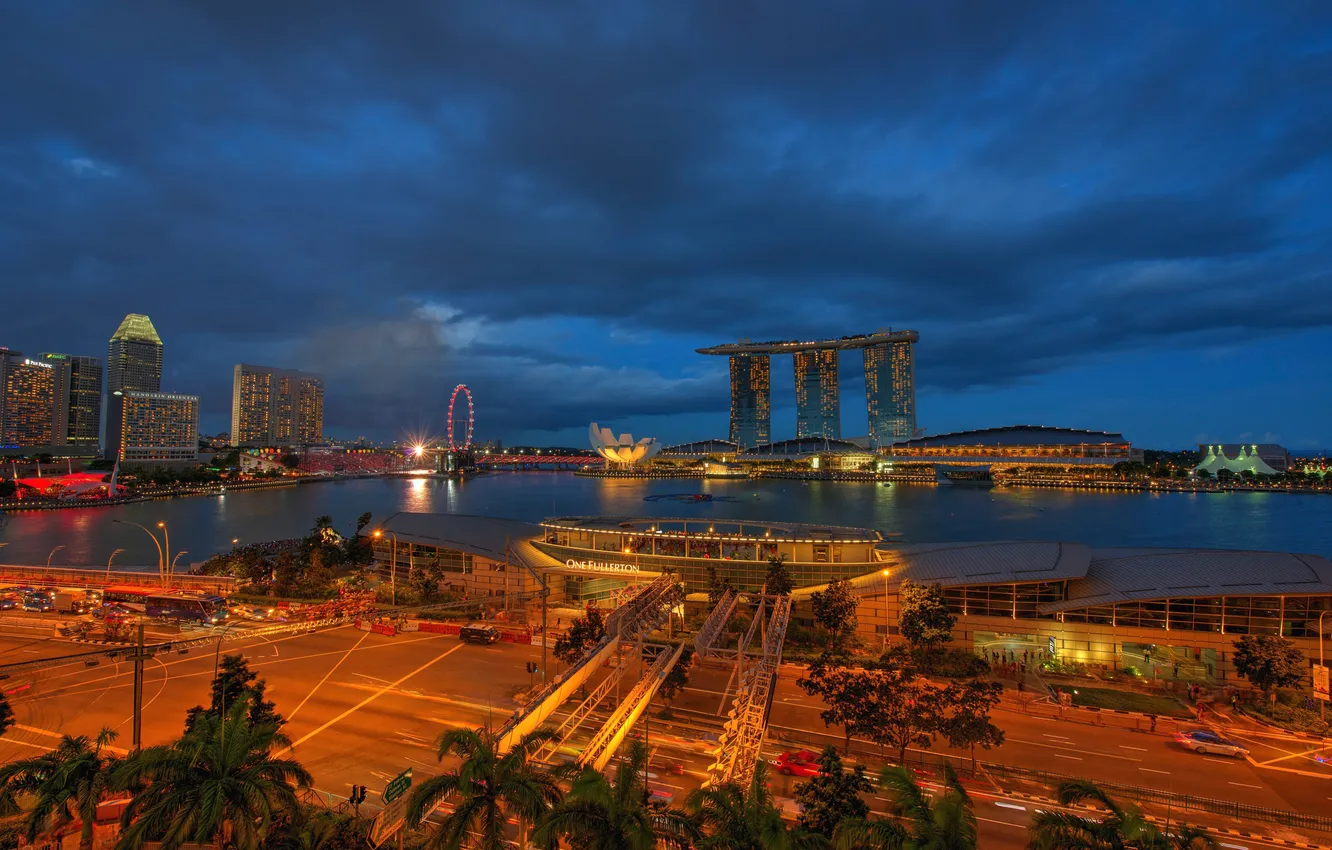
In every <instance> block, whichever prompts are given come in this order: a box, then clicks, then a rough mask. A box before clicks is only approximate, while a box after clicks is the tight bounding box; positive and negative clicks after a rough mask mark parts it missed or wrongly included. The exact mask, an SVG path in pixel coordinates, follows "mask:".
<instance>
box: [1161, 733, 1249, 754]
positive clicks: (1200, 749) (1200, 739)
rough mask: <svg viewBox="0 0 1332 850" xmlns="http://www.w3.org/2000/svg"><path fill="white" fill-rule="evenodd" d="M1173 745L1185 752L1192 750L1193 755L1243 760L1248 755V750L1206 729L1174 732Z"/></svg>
mask: <svg viewBox="0 0 1332 850" xmlns="http://www.w3.org/2000/svg"><path fill="white" fill-rule="evenodd" d="M1175 743H1177V744H1179V745H1180V746H1181V747H1183V748H1184V749H1186V750H1193V751H1194V752H1195V753H1213V754H1215V755H1219V756H1234V757H1235V758H1244V757H1245V756H1247V755H1248V754H1249V751H1248V749H1246V748H1245V747H1244V746H1243V745H1241V744H1237V743H1235V742H1234V741H1230V740H1227V739H1225V738H1222V737H1221V736H1220V735H1218V734H1216V733H1215V732H1211V731H1209V730H1207V729H1194V730H1191V731H1188V732H1176V733H1175Z"/></svg>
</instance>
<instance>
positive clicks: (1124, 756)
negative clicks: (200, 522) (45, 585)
mask: <svg viewBox="0 0 1332 850" xmlns="http://www.w3.org/2000/svg"><path fill="white" fill-rule="evenodd" d="M95 651H96V648H95V647H89V646H82V645H79V644H76V643H73V642H70V641H67V640H58V639H51V638H45V639H35V638H33V637H30V636H20V635H9V636H0V664H5V663H12V662H15V661H30V660H37V659H40V658H54V657H59V656H64V655H71V654H77V653H88V652H95ZM237 651H240V652H243V653H244V654H245V655H246V656H247V658H248V659H249V662H250V666H251V668H252V669H254V670H255V671H256V672H258V673H259V675H260V676H262V677H263V678H264V679H265V681H266V682H267V684H268V695H269V697H270V698H271V699H272V700H274V702H276V704H277V709H278V711H279V712H281V713H282V714H283V715H284V716H285V717H286V718H287V719H288V723H287V725H286V727H285V729H284V731H285V733H286V734H287V735H288V737H289V738H290V739H291V740H292V749H293V755H294V756H295V757H296V758H297V759H299V760H300V761H301V762H302V763H303V764H304V765H305V766H306V767H307V768H308V769H309V770H310V771H311V773H312V774H313V775H314V777H315V780H316V783H315V784H316V788H317V790H318V791H319V792H320V794H321V795H322V796H324V798H325V799H326V800H328V801H330V802H333V803H337V802H340V801H341V800H343V799H345V798H346V796H347V794H348V792H349V790H350V788H351V786H352V785H353V784H364V785H367V786H368V787H369V790H370V794H371V797H370V801H369V802H368V803H367V805H366V807H365V808H364V810H365V811H367V812H373V811H374V810H376V808H377V807H378V803H377V798H378V795H379V793H380V792H381V790H382V788H383V786H384V784H385V783H386V782H387V781H388V779H390V778H392V777H393V776H395V775H397V774H398V773H399V772H401V771H402V770H404V769H405V768H408V767H411V768H413V770H414V774H415V776H416V778H417V780H418V781H419V780H420V779H421V778H424V776H426V775H429V774H432V773H434V772H436V771H438V770H440V769H441V768H440V765H439V762H438V761H437V759H436V757H435V748H434V744H433V742H434V740H435V738H436V737H437V736H438V735H439V734H440V732H442V731H444V730H445V729H448V728H452V727H459V726H465V727H478V726H482V725H485V724H487V723H490V724H493V725H495V726H499V725H502V724H503V723H504V722H505V720H506V719H507V718H508V716H509V715H510V713H511V712H512V711H514V710H515V709H516V708H517V707H518V702H517V701H516V700H515V697H516V696H518V695H520V694H521V693H523V692H525V691H527V690H528V689H529V688H530V687H531V686H532V685H533V683H534V682H537V683H539V681H540V675H539V674H538V675H536V676H535V677H533V676H530V675H529V674H527V673H526V672H525V665H526V663H527V662H529V661H536V662H540V661H541V657H542V650H541V648H540V647H539V646H523V645H514V644H507V643H498V644H494V645H492V646H475V645H470V644H464V643H461V642H459V640H458V639H457V638H456V637H453V636H445V635H434V634H421V633H404V634H399V635H397V636H385V635H379V634H374V633H370V632H363V631H358V630H357V629H355V628H353V627H351V626H343V627H337V628H331V629H326V630H323V631H319V632H315V633H309V634H306V633H300V634H291V635H277V636H263V637H250V638H242V639H240V640H236V641H232V640H228V641H227V643H225V644H224V645H222V652H223V653H233V652H237ZM627 666H628V667H629V672H628V675H627V676H626V678H625V680H624V683H623V685H622V689H623V691H624V692H626V693H627V691H628V689H629V687H630V686H631V683H632V681H633V678H634V677H635V676H636V674H637V664H636V663H630V664H628V665H627ZM131 667H132V665H131V664H130V663H129V662H126V661H123V660H120V659H117V660H109V659H104V660H101V661H100V662H99V663H97V664H96V666H89V661H88V659H80V658H77V657H76V658H73V659H71V660H69V661H68V662H66V663H63V664H59V665H54V666H48V667H45V668H43V669H40V670H36V671H31V672H27V673H17V674H14V675H13V676H11V678H9V679H6V680H3V681H0V688H2V689H3V690H5V691H6V692H9V693H10V694H11V696H10V700H11V703H12V705H13V708H14V711H15V715H16V719H17V725H16V726H15V728H13V729H12V730H10V732H9V733H8V734H7V735H5V736H4V737H3V738H0V761H7V760H11V759H14V758H19V757H23V756H27V755H31V754H33V753H34V752H39V751H41V750H43V749H49V748H50V747H52V746H54V744H55V743H56V741H57V740H58V738H59V735H60V734H62V733H67V734H74V735H94V734H96V733H97V732H98V730H99V729H101V728H102V727H103V726H107V727H110V728H112V729H115V730H117V731H118V732H119V733H120V734H121V737H120V739H119V740H118V741H117V742H116V746H117V747H119V748H122V749H126V748H128V747H129V746H130V732H131V724H132V669H131ZM558 669H559V665H558V664H557V663H556V662H553V660H552V670H551V673H552V674H554V673H556V672H558ZM213 671H214V651H212V650H211V649H210V648H208V647H200V648H194V649H192V650H190V651H189V652H188V654H180V653H178V652H174V651H173V652H171V653H164V654H161V655H159V656H157V657H155V658H153V659H152V660H151V661H148V662H147V663H146V666H145V682H144V705H143V737H144V744H145V745H151V744H157V743H164V742H167V741H170V740H172V739H173V738H175V737H176V736H178V735H179V734H180V733H181V731H182V729H183V724H184V718H185V712H186V710H187V709H188V708H190V707H191V706H194V705H199V704H203V703H205V702H206V701H207V699H208V693H209V683H210V681H211V679H212V676H213ZM605 675H608V672H607V671H606V670H601V671H598V673H597V677H596V678H594V679H593V681H592V682H591V683H590V686H591V685H595V684H596V682H597V681H599V679H600V677H603V676H605ZM735 678H736V677H735V675H734V670H733V669H729V668H714V667H704V666H702V665H699V666H696V667H695V668H694V672H693V674H692V676H691V682H690V686H689V688H687V689H686V690H685V692H684V693H683V694H682V695H681V696H680V698H678V699H677V700H676V701H675V712H674V716H673V719H671V720H670V721H663V720H661V719H659V718H658V717H657V716H656V714H657V711H658V710H659V708H660V704H658V705H656V706H654V709H653V716H652V718H651V720H650V722H649V723H648V724H647V729H646V730H645V731H646V736H647V741H648V744H649V747H650V749H651V752H652V761H653V762H654V763H655V764H657V765H662V764H666V763H671V764H674V763H679V764H681V765H682V766H683V767H684V773H682V774H678V775H677V774H675V773H673V772H671V771H668V770H665V769H664V768H661V767H657V768H654V769H653V772H654V773H655V774H656V775H654V776H653V777H652V781H653V783H654V785H656V786H659V787H661V788H663V790H667V791H669V792H670V793H672V794H674V795H675V798H676V801H677V802H682V801H683V799H684V796H685V795H686V794H687V793H688V792H689V791H690V790H692V789H693V788H695V787H698V785H699V784H700V783H701V781H702V779H703V778H704V777H705V775H706V769H707V766H708V764H709V763H710V762H711V760H712V759H711V755H710V752H711V747H712V746H713V743H714V742H715V740H716V733H717V731H718V730H719V729H720V727H721V723H722V722H723V720H724V719H725V709H727V708H728V707H729V704H730V699H731V698H732V697H733V695H734V686H735ZM611 701H613V698H612V699H611V700H608V702H611ZM1007 707H1010V706H1007V705H1006V708H1007ZM1012 707H1015V706H1012ZM571 708H572V705H571V704H566V706H564V708H563V709H562V710H561V711H560V712H558V713H557V715H556V717H555V721H556V722H558V721H559V720H561V719H563V717H565V716H567V714H568V711H569V710H570V709H571ZM609 708H610V706H609V705H607V706H605V707H602V708H601V709H599V711H598V712H596V713H594V715H593V720H594V721H595V720H596V719H597V718H602V719H604V718H605V717H606V716H608V713H609ZM821 708H822V706H820V705H819V703H818V701H817V700H815V699H813V698H811V697H809V696H808V695H806V694H805V693H804V692H803V691H801V690H800V689H799V688H798V687H796V685H795V682H794V679H793V678H786V677H783V678H781V679H779V682H778V687H777V688H776V691H775V694H774V700H773V708H772V717H771V726H770V732H769V739H768V744H767V746H766V748H765V751H764V753H763V755H764V757H765V758H768V759H774V758H776V756H777V755H778V754H780V753H781V752H782V751H783V750H785V749H787V748H797V747H802V746H807V747H810V748H816V747H817V746H818V745H819V744H821V743H823V742H830V743H836V744H837V745H838V746H841V744H842V740H843V739H842V736H841V734H840V732H839V731H838V730H836V729H826V728H825V727H824V725H823V721H822V719H821V718H820V717H819V711H820V710H821ZM1077 717H1078V718H1081V717H1082V715H1080V714H1079V715H1077ZM995 722H996V723H997V724H998V725H999V726H1001V727H1002V728H1003V729H1004V730H1005V732H1006V741H1005V743H1004V744H1003V746H1001V747H999V748H996V749H994V750H991V751H988V752H981V753H980V758H981V760H982V761H985V762H991V763H1001V764H1005V765H1012V766H1017V767H1022V768H1027V769H1031V770H1042V771H1048V772H1052V773H1058V774H1064V775H1068V776H1079V777H1085V778H1090V779H1094V780H1096V781H1100V782H1114V783H1121V784H1125V785H1134V786H1146V787H1152V788H1159V789H1164V790H1167V791H1173V792H1177V793H1181V794H1192V795H1195V796H1202V797H1209V798H1214V799H1218V800H1228V801H1234V802H1238V803H1247V804H1250V805H1255V806H1265V807H1270V808H1277V809H1293V810H1296V811H1301V812H1308V813H1315V814H1326V813H1327V812H1329V811H1332V768H1329V767H1328V765H1326V764H1320V763H1319V762H1317V761H1315V759H1314V755H1313V754H1311V753H1310V751H1309V750H1310V742H1309V741H1307V740H1305V739H1301V738H1299V737H1298V736H1291V735H1286V734H1284V733H1279V732H1275V731H1273V730H1270V729H1265V728H1250V727H1249V726H1242V725H1238V724H1236V725H1234V726H1233V728H1227V729H1226V730H1225V732H1226V734H1227V735H1229V736H1230V737H1233V738H1236V739H1240V740H1243V741H1244V742H1245V743H1246V745H1248V746H1249V747H1250V748H1251V754H1250V757H1249V758H1247V759H1242V760H1237V759H1229V758H1220V757H1214V756H1200V755H1198V754H1195V753H1192V752H1186V751H1183V750H1182V749H1179V748H1177V747H1176V746H1175V745H1173V744H1172V743H1171V742H1170V737H1169V735H1168V734H1166V733H1164V731H1158V732H1157V733H1152V732H1150V731H1144V730H1141V729H1134V728H1131V727H1126V726H1125V727H1121V726H1114V725H1096V724H1094V723H1085V722H1077V721H1076V720H1075V719H1061V717H1060V716H1059V715H1058V714H1057V713H1056V712H1054V711H1053V709H1051V711H1050V712H1049V713H1047V712H1046V711H1045V710H1044V709H1042V708H1040V707H1034V708H1032V709H1030V710H1029V712H1028V713H1022V712H1021V711H1019V710H1004V711H1001V712H997V713H996V715H995ZM1126 722H1127V721H1126ZM591 731H592V729H591V728H587V729H583V730H580V732H579V733H578V734H577V735H575V737H574V738H573V739H572V740H571V741H570V747H569V750H576V749H577V747H578V746H579V745H580V744H581V743H582V742H583V741H585V740H586V739H587V737H589V736H590V734H591ZM641 731H642V730H640V731H639V732H636V733H635V734H640V733H641ZM856 749H857V752H858V754H860V753H863V754H864V755H863V756H862V757H863V758H864V760H865V761H866V762H867V763H868V764H869V765H870V767H871V772H874V771H876V770H877V766H878V764H879V763H880V762H879V760H878V759H877V758H876V757H875V754H876V752H877V748H875V747H874V746H873V745H872V744H868V742H856ZM910 756H911V758H913V759H919V760H922V761H926V760H934V761H937V760H939V759H940V758H944V757H951V758H953V759H955V760H956V761H957V762H958V763H961V762H962V761H963V760H965V759H966V757H967V756H968V754H966V753H959V752H956V751H951V750H948V749H947V748H946V747H938V746H936V747H934V748H933V749H932V750H931V751H928V752H925V751H919V750H913V751H912V752H911V753H910ZM796 781H797V780H795V779H793V778H791V777H781V776H774V777H773V791H774V794H776V795H777V796H778V797H779V798H785V799H788V800H789V798H791V797H793V796H794V793H795V784H796ZM926 781H927V782H928V781H933V780H930V779H926ZM968 782H969V786H970V790H971V791H972V793H973V796H974V797H975V798H976V801H977V813H978V818H979V819H980V823H981V830H982V835H983V836H984V839H983V842H982V846H985V847H987V848H988V847H1001V848H1002V847H1014V848H1017V847H1022V846H1025V842H1026V824H1027V821H1028V819H1029V817H1030V814H1031V812H1032V811H1033V810H1034V809H1035V808H1037V807H1043V808H1049V807H1050V804H1049V803H1043V802H1041V801H1040V800H1039V798H1040V797H1041V796H1042V795H1048V794H1049V791H1048V789H1046V788H1042V787H1041V786H1039V785H1036V784H1034V783H1021V782H1013V781H1009V780H1004V781H999V780H997V779H995V778H993V777H987V776H986V775H985V774H983V773H982V774H980V775H978V776H977V777H975V778H974V779H969V780H968ZM884 803H885V801H883V800H880V799H877V798H876V799H875V800H874V801H873V805H874V806H875V808H876V810H880V811H881V810H882V807H883V806H884ZM786 805H787V807H788V810H792V811H793V809H792V808H791V807H792V806H793V804H792V803H790V802H787V803H786ZM1148 810H1149V811H1150V812H1153V813H1157V809H1156V807H1149V808H1148ZM1159 814H1161V815H1162V816H1164V815H1165V814H1166V812H1165V811H1164V809H1161V810H1160V812H1159ZM1178 817H1179V813H1178V812H1174V813H1173V814H1172V819H1173V820H1178ZM1186 817H1187V819H1188V820H1189V821H1190V822H1196V823H1201V824H1203V825H1206V826H1210V827H1213V828H1218V829H1221V828H1230V829H1236V830H1241V831H1242V830H1248V831H1252V832H1256V833H1262V834H1263V835H1267V836H1272V837H1273V838H1274V839H1279V840H1287V841H1296V840H1306V841H1307V840H1311V839H1313V840H1321V843H1323V844H1329V845H1332V835H1317V834H1314V835H1312V836H1305V835H1301V834H1300V833H1298V832H1295V831H1292V830H1285V829H1282V828H1278V827H1275V826H1273V825H1269V824H1255V823H1251V822H1250V823H1240V822H1238V821H1235V820H1234V819H1231V818H1225V817H1221V816H1216V815H1205V814H1200V813H1195V812H1189V813H1187V816H1186ZM1225 846H1229V847H1232V848H1234V847H1265V846H1291V845H1289V844H1282V843H1279V842H1277V841H1274V842H1269V843H1263V842H1262V841H1260V840H1258V839H1253V838H1248V837H1245V838H1238V837H1237V838H1235V839H1234V840H1233V841H1230V840H1229V839H1227V843H1226V845H1225Z"/></svg>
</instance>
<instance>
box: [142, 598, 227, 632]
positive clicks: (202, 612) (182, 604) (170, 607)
mask: <svg viewBox="0 0 1332 850" xmlns="http://www.w3.org/2000/svg"><path fill="white" fill-rule="evenodd" d="M144 612H145V613H146V614H147V615H148V616H149V617H156V618H157V619H159V620H194V621H195V622H199V623H212V624H214V625H216V624H218V623H221V622H223V621H224V620H226V618H227V600H225V599H223V598H222V597H221V596H193V595H190V594H185V593H162V594H156V595H153V596H149V597H148V598H147V599H146V600H145V602H144Z"/></svg>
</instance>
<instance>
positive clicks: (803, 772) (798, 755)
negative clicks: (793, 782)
mask: <svg viewBox="0 0 1332 850" xmlns="http://www.w3.org/2000/svg"><path fill="white" fill-rule="evenodd" d="M772 766H773V767H775V768H776V769H777V772H778V773H780V774H782V775H783V776H802V777H804V778H806V779H808V778H809V777H811V776H817V775H818V773H819V754H818V753H811V752H810V751H809V750H799V751H797V752H794V753H782V754H781V755H779V756H778V757H777V759H776V761H774V762H773V763H772Z"/></svg>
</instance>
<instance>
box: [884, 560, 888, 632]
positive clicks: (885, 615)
mask: <svg viewBox="0 0 1332 850" xmlns="http://www.w3.org/2000/svg"><path fill="white" fill-rule="evenodd" d="M883 649H884V651H885V652H887V651H888V568H887V567H885V568H884V569H883Z"/></svg>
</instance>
